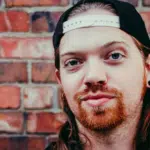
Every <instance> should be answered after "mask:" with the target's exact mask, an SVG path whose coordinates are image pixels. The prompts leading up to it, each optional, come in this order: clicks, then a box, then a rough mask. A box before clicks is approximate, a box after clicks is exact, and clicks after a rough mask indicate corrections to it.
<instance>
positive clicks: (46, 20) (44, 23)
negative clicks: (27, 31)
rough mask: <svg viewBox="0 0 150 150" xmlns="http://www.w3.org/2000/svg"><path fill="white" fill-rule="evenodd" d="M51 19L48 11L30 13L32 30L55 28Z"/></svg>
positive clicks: (41, 30)
mask: <svg viewBox="0 0 150 150" xmlns="http://www.w3.org/2000/svg"><path fill="white" fill-rule="evenodd" d="M52 20H53V19H52V16H51V13H50V12H35V13H34V14H32V31H33V32H43V31H45V32H53V31H54V29H55V23H54V22H53V21H52ZM39 22H41V23H39ZM37 24H38V25H37Z"/></svg>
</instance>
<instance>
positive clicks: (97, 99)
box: [82, 93, 115, 106]
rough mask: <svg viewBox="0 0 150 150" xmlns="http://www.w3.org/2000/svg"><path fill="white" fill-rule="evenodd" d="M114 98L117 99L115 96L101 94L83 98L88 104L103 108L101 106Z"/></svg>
mask: <svg viewBox="0 0 150 150" xmlns="http://www.w3.org/2000/svg"><path fill="white" fill-rule="evenodd" d="M113 98H115V96H114V95H113V94H105V93H101V94H97V95H87V96H84V97H82V101H85V102H86V103H88V104H89V105H91V106H101V105H103V104H105V103H106V102H108V101H110V100H112V99H113Z"/></svg>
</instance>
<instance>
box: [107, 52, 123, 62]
mask: <svg viewBox="0 0 150 150" xmlns="http://www.w3.org/2000/svg"><path fill="white" fill-rule="evenodd" d="M123 57H124V55H123V54H121V53H119V52H115V53H112V54H111V55H109V57H108V58H109V59H110V60H120V59H122V58H123Z"/></svg>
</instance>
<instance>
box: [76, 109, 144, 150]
mask: <svg viewBox="0 0 150 150" xmlns="http://www.w3.org/2000/svg"><path fill="white" fill-rule="evenodd" d="M140 113H141V112H140V111H139V112H136V116H135V115H134V117H131V118H129V119H128V120H126V121H124V122H123V123H122V124H121V125H120V126H118V127H116V128H114V129H112V130H110V131H105V132H101V131H99V132H98V131H92V130H89V129H87V128H85V127H84V126H83V125H82V124H80V122H79V121H77V125H78V128H79V132H80V133H81V134H80V135H81V136H80V138H81V141H82V142H83V143H85V144H84V150H110V149H111V150H120V149H121V150H135V147H136V143H135V138H136V133H137V128H138V124H139V120H140ZM85 141H86V142H85Z"/></svg>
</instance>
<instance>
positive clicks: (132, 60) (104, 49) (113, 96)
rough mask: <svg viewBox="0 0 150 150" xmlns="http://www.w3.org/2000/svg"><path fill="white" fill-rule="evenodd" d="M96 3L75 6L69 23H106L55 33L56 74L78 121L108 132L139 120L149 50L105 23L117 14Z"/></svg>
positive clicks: (94, 128)
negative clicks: (128, 122) (92, 21)
mask: <svg viewBox="0 0 150 150" xmlns="http://www.w3.org/2000/svg"><path fill="white" fill-rule="evenodd" d="M87 1H88V0H87ZM89 1H90V0H89ZM95 1H96V3H93V2H92V3H85V4H80V5H78V7H76V8H74V9H73V10H72V11H71V12H70V13H69V15H68V18H67V20H68V21H69V20H71V19H75V20H81V21H82V20H84V18H85V17H87V16H88V17H90V18H89V20H90V19H91V18H92V17H93V18H96V16H97V17H98V19H99V18H101V17H103V19H102V21H106V25H97V24H96V25H93V24H91V25H89V26H84V25H83V26H82V27H80V26H78V25H75V26H76V27H75V28H72V29H69V30H68V31H66V32H65V33H61V34H63V36H62V35H61V38H60V35H59V38H60V41H59V42H58V41H57V42H55V38H56V35H57V30H56V33H55V34H54V47H55V48H56V53H55V54H56V55H55V56H56V57H57V58H58V57H59V59H56V60H55V61H58V60H59V62H55V64H59V65H58V66H56V67H57V69H56V76H57V79H58V82H59V84H60V85H61V87H62V89H63V91H64V94H65V97H66V102H67V104H68V106H69V108H70V110H71V111H72V112H73V114H74V115H75V118H76V119H77V121H78V122H79V123H80V124H81V125H83V126H84V127H86V128H88V129H90V130H109V129H113V128H116V127H118V126H119V125H120V124H122V123H123V122H126V121H130V120H133V119H134V118H139V117H140V114H141V111H142V105H143V97H144V94H145V91H146V88H147V87H146V86H147V84H146V83H147V80H148V74H149V69H148V67H147V66H148V65H146V63H149V60H148V59H147V56H148V55H147V51H146V52H145V51H142V50H141V49H140V42H143V43H142V44H143V45H144V44H145V46H149V45H148V42H147V41H148V39H145V40H143V39H142V41H139V40H140V38H139V37H138V36H137V37H138V38H137V37H136V36H135V35H136V34H129V33H130V30H128V28H127V27H120V28H119V27H116V25H112V26H111V25H108V24H107V21H109V18H115V17H116V16H118V14H119V12H117V10H116V9H115V8H114V7H113V6H112V5H110V4H109V5H108V4H103V3H104V2H102V3H101V0H99V2H97V0H95ZM85 2H86V1H85ZM124 11H126V10H124ZM105 17H106V18H105ZM119 17H120V16H119ZM120 18H121V17H120ZM121 19H122V18H121ZM110 22H111V21H110ZM122 28H123V29H124V28H127V29H126V30H123V29H122ZM143 28H144V29H143V30H144V31H143V32H145V26H143ZM127 31H129V32H127ZM59 34H60V33H59ZM146 35H147V34H146ZM145 38H147V36H146V37H145ZM56 43H57V44H56ZM58 43H59V44H58ZM142 44H141V45H142ZM56 45H57V47H56ZM144 54H145V55H144Z"/></svg>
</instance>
